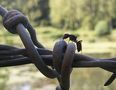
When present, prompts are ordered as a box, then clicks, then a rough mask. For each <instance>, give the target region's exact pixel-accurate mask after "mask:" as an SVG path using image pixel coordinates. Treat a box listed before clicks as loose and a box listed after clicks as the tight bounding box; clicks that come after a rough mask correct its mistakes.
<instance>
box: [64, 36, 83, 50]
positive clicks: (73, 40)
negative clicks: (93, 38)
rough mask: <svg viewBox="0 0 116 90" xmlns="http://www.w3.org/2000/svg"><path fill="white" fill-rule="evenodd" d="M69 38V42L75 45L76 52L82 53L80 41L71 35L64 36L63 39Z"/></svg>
mask: <svg viewBox="0 0 116 90" xmlns="http://www.w3.org/2000/svg"><path fill="white" fill-rule="evenodd" d="M67 38H69V40H71V41H72V42H75V43H76V45H77V51H78V52H80V51H82V40H79V41H78V40H77V36H75V35H72V34H64V36H63V39H67Z"/></svg>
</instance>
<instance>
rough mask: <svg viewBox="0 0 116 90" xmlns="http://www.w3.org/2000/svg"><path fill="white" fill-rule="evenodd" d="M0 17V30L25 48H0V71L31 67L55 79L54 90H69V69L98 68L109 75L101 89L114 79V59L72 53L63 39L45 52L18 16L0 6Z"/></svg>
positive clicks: (115, 69)
mask: <svg viewBox="0 0 116 90" xmlns="http://www.w3.org/2000/svg"><path fill="white" fill-rule="evenodd" d="M0 15H1V16H2V17H3V25H4V27H5V28H6V29H7V30H8V31H9V32H10V33H12V34H17V35H19V37H20V38H21V40H22V43H23V45H24V47H25V48H17V47H13V46H9V45H0V67H8V66H17V65H24V64H34V65H35V66H36V67H37V68H38V70H39V71H40V72H41V73H42V74H43V75H45V76H46V77H48V78H57V79H58V81H59V86H57V88H56V90H69V88H70V74H71V71H72V68H93V67H99V68H102V69H104V70H107V71H109V72H112V73H113V74H112V76H111V77H110V78H109V79H108V81H107V82H106V83H105V86H107V85H110V84H111V83H112V81H113V80H114V79H115V78H116V74H115V73H116V58H109V59H97V58H93V57H89V56H86V55H83V54H79V53H75V50H76V46H75V43H73V42H72V43H67V42H66V41H65V40H64V39H60V40H59V41H57V42H56V44H55V46H54V48H53V51H51V50H48V49H46V48H45V47H44V45H42V44H41V43H40V42H38V40H37V38H36V32H35V30H34V28H33V27H32V26H31V24H30V23H29V21H28V19H27V18H26V17H25V16H24V15H23V14H22V13H21V12H19V11H17V10H11V11H7V10H6V9H5V8H3V7H2V6H0ZM77 49H78V48H77ZM79 50H81V49H78V51H79ZM48 66H51V68H49V67H48Z"/></svg>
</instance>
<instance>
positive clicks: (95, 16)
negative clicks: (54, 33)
mask: <svg viewBox="0 0 116 90" xmlns="http://www.w3.org/2000/svg"><path fill="white" fill-rule="evenodd" d="M0 3H1V5H3V6H5V7H7V8H8V9H11V8H13V9H19V10H20V11H22V12H24V13H25V14H26V15H27V16H28V17H29V19H30V21H31V22H33V24H34V25H41V24H42V25H52V26H55V27H60V28H67V29H72V30H74V29H75V30H77V29H78V28H82V27H83V28H88V29H91V30H93V29H94V28H95V26H96V24H97V23H98V22H99V21H100V20H110V19H112V17H115V16H116V5H115V3H116V0H0ZM40 19H41V20H40Z"/></svg>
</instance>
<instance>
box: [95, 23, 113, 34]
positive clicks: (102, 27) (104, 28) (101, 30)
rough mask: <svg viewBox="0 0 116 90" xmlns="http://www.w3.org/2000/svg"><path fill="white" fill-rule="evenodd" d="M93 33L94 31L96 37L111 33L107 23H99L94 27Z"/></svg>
mask: <svg viewBox="0 0 116 90" xmlns="http://www.w3.org/2000/svg"><path fill="white" fill-rule="evenodd" d="M95 31H96V34H97V36H104V35H108V34H110V32H111V29H110V25H109V23H108V22H107V21H100V22H99V23H98V24H97V25H96V27H95Z"/></svg>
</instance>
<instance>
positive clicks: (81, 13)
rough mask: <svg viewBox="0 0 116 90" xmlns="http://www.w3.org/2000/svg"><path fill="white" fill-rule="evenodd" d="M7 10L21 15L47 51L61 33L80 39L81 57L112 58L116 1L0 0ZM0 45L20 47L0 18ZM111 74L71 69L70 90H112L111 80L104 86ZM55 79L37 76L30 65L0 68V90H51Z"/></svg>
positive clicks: (36, 72) (114, 39)
mask: <svg viewBox="0 0 116 90" xmlns="http://www.w3.org/2000/svg"><path fill="white" fill-rule="evenodd" d="M0 5H2V6H4V7H5V8H7V9H8V10H11V9H17V10H19V11H21V12H23V13H24V14H25V15H26V16H27V17H28V19H29V21H30V23H31V24H32V26H33V27H34V28H35V29H36V32H37V36H38V40H39V41H40V42H41V43H42V44H43V45H44V46H45V47H46V48H48V49H51V50H52V49H53V46H54V43H55V41H57V40H58V39H59V38H61V37H62V36H63V34H65V33H71V34H74V35H76V36H78V38H79V39H80V40H82V41H83V42H82V46H83V50H82V54H85V55H89V56H92V57H97V58H111V57H115V55H116V51H115V50H116V34H115V33H116V0H0ZM0 23H1V24H0V44H8V45H12V46H17V47H23V44H22V42H21V40H20V38H19V37H18V36H16V35H12V34H10V33H8V32H7V31H6V30H5V29H4V27H3V25H2V18H1V17H0ZM110 75H111V73H109V72H107V71H104V70H102V69H99V68H91V69H84V68H83V69H74V70H73V72H72V75H71V90H116V85H115V83H116V82H115V81H114V82H113V83H112V84H111V85H110V86H108V87H104V86H103V85H104V83H105V81H106V80H107V79H108V78H109V76H110ZM57 84H58V83H57V81H56V80H51V79H48V78H46V77H44V76H43V75H41V74H40V73H39V72H38V70H37V69H36V68H35V66H34V65H24V66H17V67H7V68H1V69H0V90H55V86H56V85H57Z"/></svg>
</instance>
